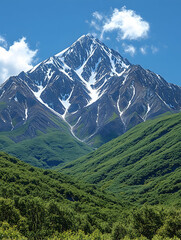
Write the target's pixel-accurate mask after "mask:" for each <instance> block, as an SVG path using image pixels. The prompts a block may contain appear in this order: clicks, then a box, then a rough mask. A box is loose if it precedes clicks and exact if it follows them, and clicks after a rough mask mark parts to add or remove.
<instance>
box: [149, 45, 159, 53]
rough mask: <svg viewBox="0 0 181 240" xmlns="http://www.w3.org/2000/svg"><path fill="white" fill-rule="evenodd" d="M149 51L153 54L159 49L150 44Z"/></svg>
mask: <svg viewBox="0 0 181 240" xmlns="http://www.w3.org/2000/svg"><path fill="white" fill-rule="evenodd" d="M151 51H152V53H153V54H155V53H157V52H158V51H159V49H158V48H157V47H155V46H153V45H152V46H151Z"/></svg>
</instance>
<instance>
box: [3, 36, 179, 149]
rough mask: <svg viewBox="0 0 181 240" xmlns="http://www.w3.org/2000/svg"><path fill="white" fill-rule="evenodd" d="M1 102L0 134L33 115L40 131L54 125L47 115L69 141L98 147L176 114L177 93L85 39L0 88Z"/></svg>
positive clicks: (97, 44) (138, 67)
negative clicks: (160, 117) (64, 126)
mask: <svg viewBox="0 0 181 240" xmlns="http://www.w3.org/2000/svg"><path fill="white" fill-rule="evenodd" d="M0 101H1V102H2V103H4V105H3V104H2V106H1V115H0V118H1V120H0V121H1V124H0V125H1V127H0V130H1V131H4V130H13V129H14V128H17V127H19V125H22V124H24V123H25V122H26V121H27V120H28V119H31V118H32V116H34V118H33V119H34V121H33V124H34V125H33V127H31V129H34V128H38V129H39V128H40V130H43V129H44V128H46V127H47V125H48V124H49V125H52V124H55V123H52V122H51V121H50V119H49V117H48V114H47V112H51V113H53V114H55V115H57V116H58V117H59V119H60V121H64V122H65V123H67V124H68V125H69V128H70V131H71V133H72V135H73V136H75V137H76V138H78V139H80V140H81V141H84V142H87V143H89V144H92V145H93V146H100V145H101V144H102V143H105V142H107V141H109V140H111V139H112V138H115V137H117V136H119V135H121V134H123V133H124V132H126V131H127V130H128V129H130V128H131V127H133V126H135V125H136V124H138V123H140V122H143V121H146V120H147V119H150V118H153V117H155V116H158V115H160V114H163V113H165V112H177V111H180V109H181V88H180V87H179V86H176V85H173V84H169V83H167V82H166V81H165V80H164V79H163V78H162V77H161V76H159V75H157V74H155V73H153V72H151V71H149V70H145V69H143V68H142V67H141V66H139V65H132V64H130V63H129V62H128V60H127V59H124V58H123V57H122V56H121V55H120V54H119V53H118V52H116V51H114V50H112V49H109V48H108V47H106V46H105V45H104V44H103V43H101V42H100V41H99V40H97V39H95V38H94V37H92V36H90V35H84V36H82V37H81V38H79V39H78V40H77V41H76V42H75V43H74V44H72V45H71V46H70V47H69V48H67V49H65V50H64V51H62V52H60V53H59V54H57V55H55V56H53V57H51V58H49V59H47V60H45V61H43V62H41V63H40V64H38V65H37V66H35V67H34V68H33V69H31V70H30V71H29V72H27V73H24V72H22V73H21V74H20V75H19V76H18V77H15V78H10V79H9V80H8V81H7V82H6V83H5V84H4V85H3V86H2V87H1V90H0ZM16 109H18V110H16ZM14 116H16V117H14ZM35 116H36V117H35ZM38 118H39V119H40V118H41V120H40V121H38V123H37V119H38ZM14 119H16V124H15V125H14V123H13V120H14ZM31 129H30V134H31Z"/></svg>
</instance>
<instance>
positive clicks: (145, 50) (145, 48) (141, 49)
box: [140, 47, 147, 55]
mask: <svg viewBox="0 0 181 240" xmlns="http://www.w3.org/2000/svg"><path fill="white" fill-rule="evenodd" d="M140 52H141V53H142V54H143V55H146V54H147V47H140Z"/></svg>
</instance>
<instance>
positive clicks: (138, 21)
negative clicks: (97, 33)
mask: <svg viewBox="0 0 181 240" xmlns="http://www.w3.org/2000/svg"><path fill="white" fill-rule="evenodd" d="M149 29H150V25H149V23H148V22H146V21H144V20H143V19H142V17H141V16H139V15H137V14H136V13H135V11H133V10H127V9H126V7H123V8H121V10H120V11H119V10H118V9H117V8H115V9H114V11H113V13H112V16H111V18H110V19H108V20H107V21H106V22H105V23H104V24H103V30H102V33H101V38H103V35H104V33H105V32H112V31H115V30H117V31H118V36H119V38H120V39H122V40H125V39H129V40H137V39H140V38H145V37H147V35H148V31H149Z"/></svg>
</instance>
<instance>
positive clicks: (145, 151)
mask: <svg viewBox="0 0 181 240" xmlns="http://www.w3.org/2000/svg"><path fill="white" fill-rule="evenodd" d="M61 171H62V172H63V173H66V174H71V175H73V176H76V177H78V178H79V179H83V180H84V181H86V182H89V183H94V184H97V185H99V186H101V187H102V189H108V190H110V191H112V192H114V193H117V194H118V195H119V197H120V198H122V199H131V200H132V201H133V202H134V201H137V202H141V203H143V202H149V203H154V204H155V203H158V202H159V203H163V202H172V203H173V202H175V203H179V201H180V200H179V199H180V196H181V181H180V174H181V113H179V114H173V115H168V116H167V115H166V116H164V117H162V118H158V119H155V120H149V121H147V122H145V123H141V124H139V125H138V126H136V127H134V128H133V129H131V130H129V131H128V132H127V133H125V134H124V135H122V136H120V137H118V138H116V139H114V140H112V141H110V142H109V143H107V144H104V145H103V146H102V147H100V148H99V149H97V150H96V151H94V152H92V153H90V154H88V155H87V156H84V157H82V158H80V159H78V160H76V161H74V162H72V163H70V164H68V165H66V166H65V167H63V168H62V169H61Z"/></svg>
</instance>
